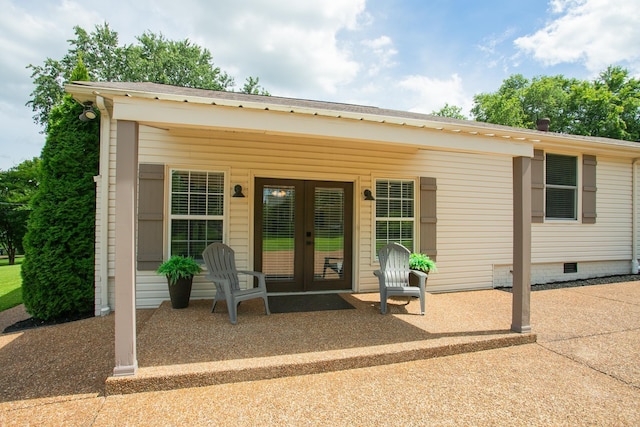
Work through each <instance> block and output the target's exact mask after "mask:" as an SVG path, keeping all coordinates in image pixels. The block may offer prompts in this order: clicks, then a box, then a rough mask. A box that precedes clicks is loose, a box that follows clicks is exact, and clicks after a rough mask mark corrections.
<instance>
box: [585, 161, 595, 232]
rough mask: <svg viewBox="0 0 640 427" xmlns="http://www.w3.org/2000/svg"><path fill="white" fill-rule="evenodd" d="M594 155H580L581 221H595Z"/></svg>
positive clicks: (587, 222)
mask: <svg viewBox="0 0 640 427" xmlns="http://www.w3.org/2000/svg"><path fill="white" fill-rule="evenodd" d="M597 164H598V162H597V160H596V156H588V155H584V156H582V223H583V224H595V223H596V216H597V215H596V191H597V188H596V165H597Z"/></svg>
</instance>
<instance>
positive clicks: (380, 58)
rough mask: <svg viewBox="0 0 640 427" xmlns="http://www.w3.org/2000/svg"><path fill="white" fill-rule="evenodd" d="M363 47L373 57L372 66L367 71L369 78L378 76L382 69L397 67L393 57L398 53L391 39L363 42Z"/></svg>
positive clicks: (379, 38)
mask: <svg viewBox="0 0 640 427" xmlns="http://www.w3.org/2000/svg"><path fill="white" fill-rule="evenodd" d="M362 45H363V46H364V47H365V48H367V49H368V50H370V51H371V54H372V55H373V58H372V60H371V63H372V64H371V66H370V67H369V68H368V70H367V75H368V76H370V77H372V76H376V75H377V74H378V73H379V72H380V71H381V70H382V69H384V68H391V67H393V66H394V65H395V62H394V60H393V57H394V56H396V55H397V54H398V51H397V49H396V48H395V47H394V46H393V41H392V40H391V38H390V37H388V36H380V37H378V38H376V39H373V40H363V41H362Z"/></svg>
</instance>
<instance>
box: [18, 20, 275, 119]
mask: <svg viewBox="0 0 640 427" xmlns="http://www.w3.org/2000/svg"><path fill="white" fill-rule="evenodd" d="M74 32H75V39H73V40H69V44H70V45H71V48H70V49H69V51H68V52H67V53H66V55H64V57H62V59H59V60H56V59H52V58H47V59H46V60H45V61H44V64H43V65H33V64H30V65H29V66H28V67H27V68H30V69H31V78H32V79H33V83H34V85H35V89H34V90H33V92H32V93H31V99H30V100H29V101H28V102H27V105H28V106H30V107H31V108H32V110H33V111H34V113H35V115H34V116H33V118H34V121H35V122H36V123H39V124H40V125H42V126H45V130H46V126H48V123H49V122H48V118H49V114H50V112H51V109H52V108H53V107H54V106H55V105H57V104H58V103H59V102H60V101H61V100H62V98H63V96H64V84H65V83H67V82H69V81H72V79H71V72H72V71H73V69H74V67H75V65H76V63H77V62H78V58H79V57H82V60H83V61H84V64H85V66H86V68H87V71H88V73H89V80H92V81H130V82H154V83H163V84H170V85H176V86H184V87H193V88H199V89H213V90H232V89H233V86H234V79H233V78H232V77H231V76H229V74H227V73H226V72H224V71H222V70H221V69H220V68H219V67H216V66H214V63H213V57H212V55H211V52H210V51H209V50H208V49H205V48H202V47H200V46H198V45H196V44H193V43H191V42H190V41H189V40H186V39H185V40H182V41H173V40H167V39H166V38H165V37H164V36H163V35H162V34H159V35H157V34H154V33H152V32H149V31H147V32H145V33H143V34H142V35H140V36H138V37H137V38H136V39H137V43H136V44H130V45H124V46H121V45H119V43H118V33H116V32H115V31H113V30H111V28H110V27H109V24H107V23H105V24H103V25H97V26H96V27H95V29H94V31H93V32H91V33H88V32H87V31H86V30H84V29H83V28H81V27H79V26H76V27H74ZM258 81H259V79H258V78H255V79H254V78H252V77H251V78H249V79H248V83H246V84H245V86H244V88H243V91H244V92H246V93H259V94H261V95H268V92H266V91H265V90H264V89H263V88H261V87H260V86H259V85H258Z"/></svg>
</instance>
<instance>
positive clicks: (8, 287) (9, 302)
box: [0, 257, 24, 311]
mask: <svg viewBox="0 0 640 427" xmlns="http://www.w3.org/2000/svg"><path fill="white" fill-rule="evenodd" d="M23 259H24V258H22V257H20V258H16V265H8V264H9V261H8V260H7V259H6V258H2V259H0V311H4V310H6V309H8V308H11V307H15V306H16V305H18V304H22V277H21V276H20V267H21V266H20V264H22V260H23Z"/></svg>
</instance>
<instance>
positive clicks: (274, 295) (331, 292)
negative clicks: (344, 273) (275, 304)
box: [267, 289, 354, 297]
mask: <svg viewBox="0 0 640 427" xmlns="http://www.w3.org/2000/svg"><path fill="white" fill-rule="evenodd" d="M353 293H354V291H353V289H342V290H329V291H307V292H267V296H270V297H277V296H287V295H323V294H353Z"/></svg>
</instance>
